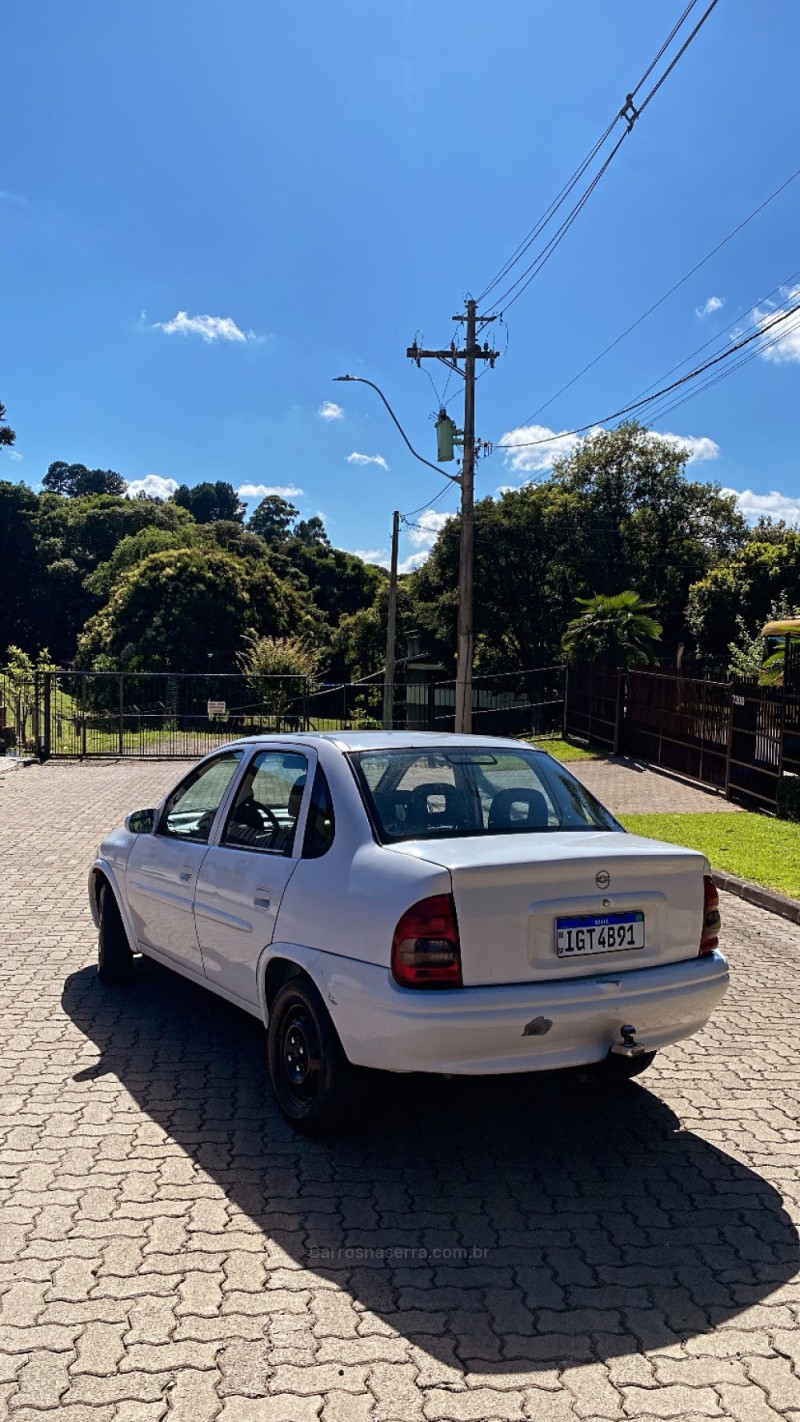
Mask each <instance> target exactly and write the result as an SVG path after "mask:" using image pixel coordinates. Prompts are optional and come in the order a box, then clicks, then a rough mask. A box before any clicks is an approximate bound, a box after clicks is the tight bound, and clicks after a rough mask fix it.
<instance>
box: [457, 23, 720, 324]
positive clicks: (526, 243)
mask: <svg viewBox="0 0 800 1422" xmlns="http://www.w3.org/2000/svg"><path fill="white" fill-rule="evenodd" d="M696 4H698V0H690V3H689V4H688V5H687V6H686V9H685V10H684V12H683V14H682V15H681V17H680V19H679V20H678V21H677V23H676V24H675V25H674V26H673V28H672V30H671V31H670V33H669V35H668V36H667V38H666V39H665V41H664V43H663V44H662V46H661V48H660V50H659V51H658V53H657V54H656V56H655V58H654V59H653V60H652V62H651V63H650V64H649V65H648V67H647V69H646V70H645V72H644V74H643V75H642V77H641V79H640V80H639V83H638V84H637V85H636V88H635V89H633V90H632V92H631V94H630V95H629V98H630V99H633V98H635V96H636V94H637V93H638V91H639V89H640V88H641V87H642V84H644V83H645V81H646V80H647V79H648V78H649V77H650V75H651V74H652V72H653V70H654V69H655V67H656V65H657V64H658V62H659V60H660V59H661V58H662V56H663V55H664V53H665V52H666V50H667V49H668V48H669V46H670V45H671V43H672V41H673V40H674V38H675V36H676V34H677V33H678V31H679V30H680V28H681V26H682V25H683V23H684V21H685V20H686V19H687V17H688V15H689V14H690V13H691V11H692V10H693V9H694V7H695V5H696ZM620 118H621V114H620V113H616V114H614V117H613V118H612V120H611V122H610V124H609V125H608V127H607V128H606V130H605V132H604V133H601V135H600V137H599V138H598V139H597V141H596V143H595V144H594V146H593V147H592V148H590V150H589V152H588V153H587V155H586V157H585V158H584V160H583V162H582V163H580V164H579V166H578V167H577V168H576V169H575V172H574V173H573V174H572V176H571V177H570V178H568V179H567V182H566V183H565V184H564V186H563V188H562V189H561V191H560V192H559V193H557V194H556V196H555V197H554V198H553V201H552V202H551V203H550V206H549V207H548V208H546V209H545V211H544V212H543V213H542V216H541V217H540V218H539V221H538V222H537V223H536V224H535V226H534V227H533V228H532V229H531V231H530V232H529V233H528V235H527V237H525V238H524V239H523V241H522V242H520V244H519V246H518V247H517V248H516V250H515V251H514V252H512V254H511V256H510V257H509V259H508V261H507V262H506V263H505V265H504V266H502V267H501V268H500V271H499V272H498V273H497V275H496V276H494V277H493V278H492V280H491V281H490V283H489V285H488V286H487V287H484V289H483V291H482V292H481V294H480V296H479V297H478V303H479V304H480V303H481V302H482V301H485V300H486V297H487V296H488V295H489V292H490V291H493V290H494V288H495V287H496V286H497V285H498V284H499V282H501V281H502V279H503V277H504V276H506V274H507V273H508V272H509V271H510V270H511V268H512V267H513V266H514V263H515V262H516V261H518V259H519V258H520V257H521V256H523V255H524V253H525V252H526V251H528V249H529V248H530V247H531V245H532V244H533V243H534V242H535V241H536V238H537V237H538V236H540V234H541V233H542V232H543V230H544V228H545V227H546V226H547V224H548V222H549V221H550V220H551V218H552V217H554V216H555V214H556V212H557V211H558V209H559V208H560V207H561V205H562V204H563V203H564V202H565V201H566V199H567V198H568V197H569V195H570V193H571V192H572V191H573V189H574V188H575V187H576V186H577V184H578V183H579V182H580V180H581V178H582V177H583V175H584V173H585V172H586V169H587V168H588V167H589V165H590V164H591V162H592V161H593V159H594V158H596V157H597V154H598V153H599V152H600V150H601V148H602V147H603V145H604V143H605V142H606V141H607V139H608V138H609V137H610V135H611V133H612V132H613V130H614V129H615V128H616V126H617V124H618V123H619V120H620Z"/></svg>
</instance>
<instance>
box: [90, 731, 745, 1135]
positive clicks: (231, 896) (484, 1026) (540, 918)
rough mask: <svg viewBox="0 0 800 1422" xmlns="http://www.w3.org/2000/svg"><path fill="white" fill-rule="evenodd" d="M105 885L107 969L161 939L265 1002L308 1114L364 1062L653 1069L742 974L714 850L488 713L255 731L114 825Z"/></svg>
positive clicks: (282, 1062)
mask: <svg viewBox="0 0 800 1422" xmlns="http://www.w3.org/2000/svg"><path fill="white" fill-rule="evenodd" d="M89 898H90V902H91V909H92V915H93V917H94V920H95V922H96V924H97V926H98V928H99V972H100V976H101V978H102V979H103V981H104V982H111V983H117V982H121V981H122V980H124V979H125V978H126V977H127V976H128V975H129V973H130V969H131V963H132V958H133V954H134V953H135V952H140V953H144V954H146V955H147V956H148V957H151V958H155V959H156V960H157V961H158V962H160V963H162V964H164V965H166V966H167V967H169V968H174V969H175V970H176V971H177V972H180V973H183V974H184V975H185V976H186V977H187V978H190V979H191V980H192V981H193V982H196V983H202V984H203V985H204V986H205V987H208V988H210V989H211V990H212V992H217V993H219V994H220V996H222V997H225V998H227V999H228V1000H229V1001H230V1002H233V1003H236V1004H237V1005H238V1006H240V1007H243V1008H245V1010H246V1011H248V1012H251V1013H253V1014H254V1015H255V1016H257V1017H259V1018H261V1020H262V1021H263V1022H264V1024H265V1026H266V1028H267V1034H268V1061H269V1072H270V1078H271V1081H272V1086H273V1089H274V1092H275V1096H276V1098H277V1101H278V1103H279V1105H280V1107H281V1110H282V1111H283V1112H284V1114H285V1115H286V1116H287V1118H288V1119H289V1120H290V1121H292V1122H293V1124H294V1125H296V1126H298V1127H299V1128H301V1129H305V1130H307V1131H315V1130H321V1129H324V1128H327V1127H329V1126H330V1125H331V1124H332V1123H333V1122H334V1121H335V1120H336V1119H337V1118H338V1116H339V1114H340V1112H341V1109H342V1107H343V1106H344V1105H345V1103H346V1102H347V1101H348V1099H349V1096H350V1091H349V1079H350V1078H351V1075H352V1071H353V1068H357V1067H372V1068H382V1069H385V1070H388V1071H394V1072H411V1071H413V1072H440V1073H449V1074H459V1075H477V1074H484V1073H502V1072H531V1071H549V1070H554V1069H563V1068H574V1067H580V1068H584V1069H585V1068H590V1069H594V1071H595V1072H596V1073H597V1074H598V1075H599V1076H601V1077H602V1076H604V1075H608V1076H609V1077H610V1078H619V1077H627V1076H633V1075H636V1074H638V1072H640V1071H642V1070H643V1069H644V1068H645V1067H646V1066H648V1065H649V1064H650V1062H651V1061H652V1060H653V1057H654V1055H655V1053H656V1051H657V1050H658V1049H659V1048H660V1047H666V1046H669V1045H670V1044H671V1043H673V1042H678V1041H680V1040H681V1039H682V1038H684V1037H688V1036H690V1035H691V1034H692V1033H693V1032H696V1031H698V1029H699V1028H701V1027H703V1025H704V1024H705V1023H706V1022H707V1020H708V1018H709V1016H710V1014H711V1012H712V1011H713V1009H714V1008H715V1006H716V1005H717V1003H718V1002H719V1001H720V999H721V998H722V996H723V994H724V992H725V989H726V986H727V983H728V966H727V963H726V960H725V958H724V957H723V956H722V954H721V953H720V952H719V950H718V947H717V942H718V937H717V935H718V929H719V913H718V899H717V893H716V890H715V888H714V884H713V882H712V880H711V878H710V876H709V872H708V865H707V863H706V861H705V860H704V858H703V856H702V855H701V854H698V853H696V852H694V851H692V850H688V849H680V848H676V847H675V846H674V845H669V844H661V843H659V842H657V841H655V840H649V839H642V838H639V837H638V836H636V835H632V834H628V833H626V831H625V830H624V829H623V828H622V826H621V825H620V824H618V823H617V821H616V820H615V819H614V818H613V816H612V815H610V814H609V812H608V811H607V810H605V809H604V808H603V806H602V805H601V804H599V802H598V801H597V800H596V799H595V798H594V797H593V796H592V795H591V794H590V793H589V791H588V790H586V789H585V788H584V786H583V785H581V783H580V782H579V781H578V780H576V779H575V778H574V776H572V775H570V774H569V772H568V771H567V770H566V769H565V768H564V766H562V765H560V764H559V763H558V762H557V761H555V760H553V759H552V758H551V757H550V756H548V755H546V754H545V753H544V752H543V751H541V750H537V749H534V748H533V747H532V746H528V745H526V744H524V743H520V742H518V741H511V740H502V739H493V738H490V737H484V736H469V737H464V736H453V735H436V734H424V733H414V732H382V731H365V732H361V733H356V732H353V733H347V734H339V733H331V734H328V735H322V734H319V735H317V734H302V735H300V734H294V735H286V736H280V735H275V736H260V737H257V738H253V739H250V740H241V741H237V742H234V743H233V744H231V745H228V746H225V747H223V748H222V749H221V750H218V751H215V752H214V754H213V755H210V756H207V757H206V758H205V759H204V760H202V761H200V763H199V764H198V765H196V766H194V768H193V769H192V770H191V771H189V773H188V774H187V775H185V776H184V778H183V779H182V780H181V781H180V783H179V784H178V785H177V786H176V788H175V789H174V790H173V791H172V792H171V793H170V794H169V795H168V796H167V797H166V799H165V800H164V801H163V803H162V804H161V805H160V806H159V807H158V808H157V809H155V810H149V809H148V810H137V811H135V812H134V813H133V814H130V815H129V816H128V818H127V820H126V821H125V825H124V827H123V828H121V829H118V830H116V831H115V832H114V833H113V834H111V835H109V837H108V838H107V839H105V840H104V841H103V843H102V844H101V846H100V849H99V851H98V855H97V858H96V860H95V862H94V864H93V866H92V869H91V872H90V876H89Z"/></svg>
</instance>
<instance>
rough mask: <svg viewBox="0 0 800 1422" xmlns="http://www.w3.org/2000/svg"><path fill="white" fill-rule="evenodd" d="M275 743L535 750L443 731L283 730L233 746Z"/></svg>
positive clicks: (342, 747) (346, 747) (494, 738)
mask: <svg viewBox="0 0 800 1422" xmlns="http://www.w3.org/2000/svg"><path fill="white" fill-rule="evenodd" d="M275 741H282V742H284V743H285V742H286V741H292V742H293V743H294V742H300V743H302V744H305V745H311V746H314V745H318V744H320V745H334V746H336V747H337V748H338V749H339V750H341V751H366V750H431V749H434V748H435V749H436V750H447V749H448V748H453V747H455V746H459V747H461V748H462V749H463V748H464V747H473V748H477V749H480V748H481V747H482V746H483V747H487V746H506V747H508V748H509V749H510V748H512V747H513V748H514V749H516V750H519V749H521V748H524V749H525V750H538V749H539V747H537V746H532V745H530V743H529V742H525V741H515V740H511V739H510V738H509V737H507V736H472V735H455V734H452V733H450V732H447V731H287V732H285V733H283V734H281V733H273V734H269V735H264V736H246V737H243V738H242V739H241V740H239V741H235V742H232V744H234V745H248V746H249V745H262V744H263V745H270V744H273V743H274V742H275Z"/></svg>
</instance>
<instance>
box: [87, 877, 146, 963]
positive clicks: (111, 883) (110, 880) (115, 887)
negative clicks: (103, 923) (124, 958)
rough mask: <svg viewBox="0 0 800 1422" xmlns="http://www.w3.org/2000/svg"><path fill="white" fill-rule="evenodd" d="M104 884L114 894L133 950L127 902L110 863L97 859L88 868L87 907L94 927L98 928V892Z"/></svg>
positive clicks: (132, 933) (134, 946)
mask: <svg viewBox="0 0 800 1422" xmlns="http://www.w3.org/2000/svg"><path fill="white" fill-rule="evenodd" d="M104 885H105V886H107V887H108V888H109V889H110V891H111V893H112V894H113V895H114V902H115V903H116V905H117V909H118V911H119V916H120V918H121V919H122V925H123V928H124V929H125V932H126V934H127V936H128V942H129V944H130V945H131V948H132V949H134V950H135V949H136V935H135V933H134V932H133V927H132V924H131V920H130V915H129V914H128V907H127V904H126V903H125V900H124V897H123V895H122V891H121V889H120V886H119V884H118V883H117V880H116V876H115V874H114V871H113V869H112V868H111V866H110V864H107V863H106V862H105V861H104V860H98V861H97V862H96V863H95V864H93V865H92V867H91V869H90V870H89V908H90V909H91V914H92V920H93V922H94V925H95V928H98V929H99V927H100V894H101V892H102V890H103V886H104Z"/></svg>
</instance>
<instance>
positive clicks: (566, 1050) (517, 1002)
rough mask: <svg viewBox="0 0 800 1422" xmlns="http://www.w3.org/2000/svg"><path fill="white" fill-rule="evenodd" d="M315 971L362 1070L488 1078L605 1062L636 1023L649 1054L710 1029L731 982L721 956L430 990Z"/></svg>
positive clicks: (344, 962)
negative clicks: (565, 978)
mask: <svg viewBox="0 0 800 1422" xmlns="http://www.w3.org/2000/svg"><path fill="white" fill-rule="evenodd" d="M315 969H316V971H315V973H314V976H315V977H316V978H317V981H318V985H319V987H320V990H321V992H322V994H323V997H324V998H325V1000H326V1003H327V1005H328V1008H329V1010H330V1012H331V1016H332V1017H333V1020H334V1023H335V1025H336V1029H337V1031H338V1033H339V1036H340V1038H341V1041H342V1045H343V1047H344V1050H345V1052H346V1054H347V1056H348V1058H349V1060H350V1061H351V1062H353V1063H354V1064H356V1065H358V1066H365V1067H375V1068H380V1069H383V1070H386V1071H398V1072H405V1071H420V1072H447V1073H452V1074H454V1075H465V1076H472V1075H483V1074H499V1073H503V1072H523V1071H525V1072H527V1071H556V1070H559V1069H562V1068H564V1067H573V1066H585V1065H587V1064H589V1063H591V1062H598V1061H602V1059H603V1058H604V1057H605V1056H606V1054H607V1052H608V1049H609V1047H610V1046H611V1045H612V1043H614V1042H618V1041H619V1040H620V1035H619V1033H620V1027H621V1026H622V1024H623V1023H628V1022H629V1023H632V1024H633V1026H634V1027H635V1028H636V1033H637V1040H638V1041H639V1042H640V1043H641V1044H642V1046H643V1047H644V1048H645V1049H646V1050H647V1051H655V1050H656V1049H657V1048H660V1047H667V1046H670V1045H671V1044H672V1043H673V1042H680V1041H681V1040H682V1039H683V1038H685V1037H690V1036H692V1034H693V1033H695V1032H698V1031H699V1030H700V1028H702V1027H704V1026H705V1024H706V1022H707V1021H708V1019H709V1017H710V1016H711V1013H712V1012H713V1011H714V1008H715V1007H716V1006H717V1003H718V1002H720V1001H721V999H722V997H723V996H724V994H725V990H726V988H727V986H728V977H729V974H728V964H727V961H726V959H725V958H724V957H723V955H722V954H721V953H718V952H717V953H712V954H711V955H710V956H709V957H707V958H694V959H691V960H690V961H688V962H684V963H670V964H668V965H667V966H665V967H661V968H640V969H636V970H633V971H628V972H623V973H620V972H618V973H613V972H604V973H598V974H597V975H596V976H593V977H589V978H579V979H573V980H571V981H561V982H548V983H527V984H522V985H519V986H513V987H489V988H486V987H479V988H460V989H458V990H456V991H447V990H446V991H443V992H421V991H414V990H413V989H409V988H400V987H397V986H396V984H395V983H394V982H393V981H392V979H391V978H390V977H389V974H388V972H387V971H386V970H385V969H382V968H378V967H375V966H372V965H370V964H367V963H359V962H356V961H353V960H349V959H345V958H334V957H332V956H329V955H328V954H324V953H323V954H320V956H319V958H318V959H317V961H316V964H315Z"/></svg>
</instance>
